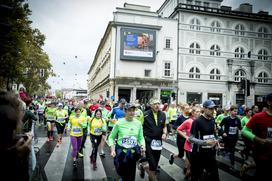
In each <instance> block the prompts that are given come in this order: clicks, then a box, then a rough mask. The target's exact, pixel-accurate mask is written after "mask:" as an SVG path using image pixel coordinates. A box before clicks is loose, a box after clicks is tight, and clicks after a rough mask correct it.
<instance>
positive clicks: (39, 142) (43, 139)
mask: <svg viewBox="0 0 272 181" xmlns="http://www.w3.org/2000/svg"><path fill="white" fill-rule="evenodd" d="M46 140H47V137H42V138H38V142H37V144H34V145H33V146H34V148H39V149H41V147H42V146H43V145H44V143H45V142H46ZM33 142H34V141H33Z"/></svg>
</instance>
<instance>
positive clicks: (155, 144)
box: [150, 140, 162, 150]
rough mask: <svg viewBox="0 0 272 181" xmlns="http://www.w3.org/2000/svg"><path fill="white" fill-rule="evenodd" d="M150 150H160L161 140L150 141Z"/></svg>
mask: <svg viewBox="0 0 272 181" xmlns="http://www.w3.org/2000/svg"><path fill="white" fill-rule="evenodd" d="M150 146H151V149H152V150H162V141H161V140H152V141H151V145H150Z"/></svg>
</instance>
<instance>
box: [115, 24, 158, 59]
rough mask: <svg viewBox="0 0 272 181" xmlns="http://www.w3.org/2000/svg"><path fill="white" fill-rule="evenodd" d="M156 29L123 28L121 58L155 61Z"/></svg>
mask: <svg viewBox="0 0 272 181" xmlns="http://www.w3.org/2000/svg"><path fill="white" fill-rule="evenodd" d="M155 52H156V31H154V30H145V29H136V28H135V29H133V28H121V52H120V53H121V56H120V58H121V60H135V61H137V60H139V61H155Z"/></svg>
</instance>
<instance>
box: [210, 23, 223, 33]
mask: <svg viewBox="0 0 272 181" xmlns="http://www.w3.org/2000/svg"><path fill="white" fill-rule="evenodd" d="M220 27H221V25H220V23H219V21H213V22H212V23H211V31H212V32H220V31H221V29H220Z"/></svg>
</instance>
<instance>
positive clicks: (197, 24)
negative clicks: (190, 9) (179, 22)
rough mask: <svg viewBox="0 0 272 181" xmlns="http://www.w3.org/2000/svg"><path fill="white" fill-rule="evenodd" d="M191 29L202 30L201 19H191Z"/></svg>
mask: <svg viewBox="0 0 272 181" xmlns="http://www.w3.org/2000/svg"><path fill="white" fill-rule="evenodd" d="M190 24H191V25H190V29H191V30H198V31H200V21H199V19H197V18H193V19H192V20H191V21H190Z"/></svg>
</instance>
